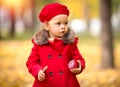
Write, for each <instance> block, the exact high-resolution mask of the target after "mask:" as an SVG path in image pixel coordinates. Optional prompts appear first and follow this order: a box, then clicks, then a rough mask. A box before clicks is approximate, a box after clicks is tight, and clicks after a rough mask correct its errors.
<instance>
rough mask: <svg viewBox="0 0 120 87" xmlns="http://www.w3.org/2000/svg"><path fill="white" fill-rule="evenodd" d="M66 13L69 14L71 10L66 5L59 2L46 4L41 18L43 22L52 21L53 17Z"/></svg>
mask: <svg viewBox="0 0 120 87" xmlns="http://www.w3.org/2000/svg"><path fill="white" fill-rule="evenodd" d="M60 14H65V15H67V16H69V10H68V8H67V7H66V6H65V5H62V4H59V3H52V4H48V5H46V6H45V7H44V8H43V9H42V10H41V12H40V13H39V19H40V21H41V22H45V21H50V20H51V19H52V18H53V17H55V16H57V15H60Z"/></svg>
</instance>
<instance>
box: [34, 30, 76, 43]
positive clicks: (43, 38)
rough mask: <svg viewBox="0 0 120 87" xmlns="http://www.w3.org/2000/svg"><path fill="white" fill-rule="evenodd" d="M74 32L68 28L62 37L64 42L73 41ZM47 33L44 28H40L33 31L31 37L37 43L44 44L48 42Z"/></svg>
mask: <svg viewBox="0 0 120 87" xmlns="http://www.w3.org/2000/svg"><path fill="white" fill-rule="evenodd" d="M75 37H76V36H75V33H74V32H73V31H72V30H71V29H70V28H69V29H68V32H67V33H66V34H65V35H64V36H63V37H62V40H63V42H64V43H68V44H72V43H73V42H74V41H75ZM48 38H49V34H48V31H46V30H45V29H41V30H39V31H38V32H36V33H35V35H34V37H33V39H34V42H35V43H36V44H38V45H44V44H47V43H48Z"/></svg>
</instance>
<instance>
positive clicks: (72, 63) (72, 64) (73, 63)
mask: <svg viewBox="0 0 120 87" xmlns="http://www.w3.org/2000/svg"><path fill="white" fill-rule="evenodd" d="M78 67H79V63H78V62H77V61H76V60H75V59H73V60H70V61H69V63H68V68H69V69H73V68H78Z"/></svg>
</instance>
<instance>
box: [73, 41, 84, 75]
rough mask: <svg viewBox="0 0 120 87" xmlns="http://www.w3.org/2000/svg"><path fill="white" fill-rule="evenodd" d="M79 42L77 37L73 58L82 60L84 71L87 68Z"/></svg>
mask: <svg viewBox="0 0 120 87" xmlns="http://www.w3.org/2000/svg"><path fill="white" fill-rule="evenodd" d="M77 43H78V39H75V43H74V45H73V52H72V58H73V59H75V60H80V63H81V72H82V71H83V70H84V68H85V60H84V59H83V57H82V55H81V54H80V51H79V49H78V47H77ZM81 72H80V73H81Z"/></svg>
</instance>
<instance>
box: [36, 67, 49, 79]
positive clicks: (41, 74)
mask: <svg viewBox="0 0 120 87" xmlns="http://www.w3.org/2000/svg"><path fill="white" fill-rule="evenodd" d="M47 68H48V66H45V67H44V68H43V69H42V70H40V71H39V72H38V80H39V81H43V80H45V71H46V70H47Z"/></svg>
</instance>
